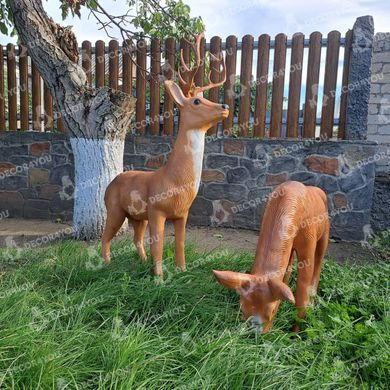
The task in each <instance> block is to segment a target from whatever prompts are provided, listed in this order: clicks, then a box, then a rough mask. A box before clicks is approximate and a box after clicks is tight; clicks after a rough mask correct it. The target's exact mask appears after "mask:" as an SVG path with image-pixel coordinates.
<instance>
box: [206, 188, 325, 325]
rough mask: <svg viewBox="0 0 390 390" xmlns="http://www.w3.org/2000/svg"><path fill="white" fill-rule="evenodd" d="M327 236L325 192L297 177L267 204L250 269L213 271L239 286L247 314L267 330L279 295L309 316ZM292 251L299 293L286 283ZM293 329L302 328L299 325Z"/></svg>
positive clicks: (222, 280)
mask: <svg viewBox="0 0 390 390" xmlns="http://www.w3.org/2000/svg"><path fill="white" fill-rule="evenodd" d="M328 240H329V220H328V206H327V199H326V195H325V193H324V192H323V191H322V190H321V189H319V188H317V187H307V186H305V185H303V184H302V183H299V182H296V181H289V182H285V183H283V184H281V185H279V186H278V187H276V188H275V190H274V191H273V192H272V194H271V195H270V197H269V200H268V203H267V206H266V208H265V212H264V216H263V220H262V223H261V230H260V237H259V241H258V243H257V249H256V255H255V261H254V264H253V267H252V273H251V274H245V273H240V272H230V271H213V272H214V275H215V277H216V278H217V280H218V282H219V283H221V284H222V285H223V286H225V287H228V288H233V289H236V290H237V291H238V293H239V294H240V304H241V309H242V311H243V314H244V317H245V319H248V318H251V319H252V324H253V325H254V326H255V327H256V328H258V329H259V330H261V331H262V332H263V333H266V332H268V331H269V329H270V328H271V327H272V321H273V318H274V316H275V314H276V312H277V310H278V307H279V304H280V300H281V299H284V300H286V301H289V302H291V303H293V304H294V303H295V306H296V308H297V311H298V317H299V318H305V316H306V307H307V306H308V303H309V295H310V293H312V294H315V293H316V292H317V287H318V281H319V279H320V272H321V265H322V260H323V257H324V254H325V251H326V249H327V247H328ZM294 252H296V254H297V257H298V275H297V287H296V293H295V297H294V295H293V293H292V291H291V290H290V288H289V287H288V285H287V283H288V280H289V278H290V275H291V267H292V264H293V260H294ZM311 289H312V291H310V290H311ZM293 330H294V331H296V332H297V331H299V325H298V324H295V325H294V327H293Z"/></svg>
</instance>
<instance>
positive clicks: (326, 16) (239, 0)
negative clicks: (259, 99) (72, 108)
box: [1, 0, 390, 44]
mask: <svg viewBox="0 0 390 390" xmlns="http://www.w3.org/2000/svg"><path fill="white" fill-rule="evenodd" d="M43 2H44V6H45V9H46V11H47V12H48V14H49V15H50V16H52V17H53V19H54V20H56V21H59V22H61V12H60V10H59V7H58V4H59V2H58V1H56V0H48V1H45V0H44V1H43ZM185 3H186V4H188V5H189V6H190V7H191V14H192V16H201V17H202V18H203V21H204V23H205V25H206V37H211V36H213V35H219V36H220V37H222V38H226V37H227V36H228V35H231V34H234V35H237V36H238V37H242V36H244V35H245V34H252V35H253V36H255V37H257V36H258V35H260V34H262V33H268V34H270V35H271V37H272V36H275V35H276V34H278V33H280V32H283V33H285V34H287V35H288V36H289V37H290V36H291V35H292V34H293V33H295V32H298V31H299V32H303V33H304V34H305V35H309V34H310V33H311V32H313V31H320V32H322V33H323V34H324V35H326V34H327V33H328V32H329V31H332V30H339V31H340V32H341V33H342V35H344V33H345V32H346V31H347V30H348V29H349V28H351V27H352V26H353V23H354V21H355V20H356V18H357V17H358V16H362V15H372V16H373V17H374V23H375V31H376V32H389V31H390V1H388V0H326V1H324V0H314V1H313V0H310V1H309V0H295V1H294V0H278V1H275V0H185ZM101 4H102V5H104V7H105V8H106V9H107V10H108V11H111V12H112V13H113V14H121V13H123V12H124V11H126V9H127V6H126V0H116V1H113V0H101ZM61 23H63V24H67V25H72V26H73V28H74V31H75V33H76V36H77V38H78V40H79V42H81V41H83V40H90V41H96V40H98V39H104V40H107V41H108V40H109V39H108V38H106V37H105V35H104V32H103V31H101V30H99V29H98V27H97V25H96V22H95V21H94V20H93V18H90V19H88V14H87V12H85V10H84V13H83V17H82V19H78V18H77V17H76V18H74V19H73V18H72V17H70V18H68V19H67V20H66V21H65V22H61ZM118 37H119V35H118ZM9 41H10V39H9V38H8V37H4V36H1V43H3V44H4V43H7V42H9Z"/></svg>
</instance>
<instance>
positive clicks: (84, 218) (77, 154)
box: [70, 138, 124, 238]
mask: <svg viewBox="0 0 390 390" xmlns="http://www.w3.org/2000/svg"><path fill="white" fill-rule="evenodd" d="M70 142H71V145H72V149H73V154H74V161H75V167H76V169H75V179H76V183H75V184H76V186H75V187H76V194H75V204H74V214H73V226H74V228H75V232H76V235H77V236H78V237H87V238H93V237H99V236H100V235H101V234H102V233H103V228H104V222H105V217H106V208H105V206H104V192H105V190H106V188H107V186H108V184H110V182H111V181H112V180H113V179H114V178H115V176H117V175H118V174H119V173H121V172H123V149H124V142H123V141H122V140H116V141H111V140H106V139H104V140H101V139H97V140H96V139H85V138H71V139H70ZM91 200H93V201H91Z"/></svg>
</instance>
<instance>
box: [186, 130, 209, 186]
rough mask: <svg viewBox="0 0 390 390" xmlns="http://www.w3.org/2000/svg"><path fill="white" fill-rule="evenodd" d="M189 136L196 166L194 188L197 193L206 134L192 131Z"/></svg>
mask: <svg viewBox="0 0 390 390" xmlns="http://www.w3.org/2000/svg"><path fill="white" fill-rule="evenodd" d="M188 134H189V138H190V140H191V142H190V145H191V147H190V152H191V153H192V161H193V164H194V187H195V192H196V193H197V192H198V190H199V185H200V178H201V176H202V166H203V154H204V138H205V133H204V132H203V131H199V130H191V131H189V132H188Z"/></svg>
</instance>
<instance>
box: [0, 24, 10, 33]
mask: <svg viewBox="0 0 390 390" xmlns="http://www.w3.org/2000/svg"><path fill="white" fill-rule="evenodd" d="M0 31H1V33H2V34H4V35H8V28H7V26H6V25H5V24H4V23H3V22H0Z"/></svg>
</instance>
